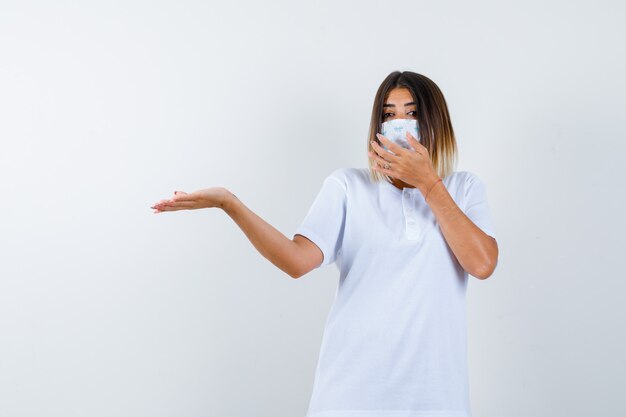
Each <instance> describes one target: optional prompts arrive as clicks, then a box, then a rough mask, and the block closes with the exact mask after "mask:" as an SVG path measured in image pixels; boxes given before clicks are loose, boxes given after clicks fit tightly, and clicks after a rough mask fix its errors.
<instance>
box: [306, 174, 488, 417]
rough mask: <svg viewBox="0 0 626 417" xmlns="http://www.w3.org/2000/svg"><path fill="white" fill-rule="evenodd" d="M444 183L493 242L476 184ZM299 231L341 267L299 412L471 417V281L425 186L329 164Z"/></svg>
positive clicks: (456, 179)
mask: <svg viewBox="0 0 626 417" xmlns="http://www.w3.org/2000/svg"><path fill="white" fill-rule="evenodd" d="M443 184H444V185H445V187H446V188H447V190H448V192H449V193H450V195H451V196H452V198H453V199H454V201H455V202H456V203H457V205H458V206H459V207H460V209H461V210H462V211H463V212H464V213H465V214H466V215H467V216H468V217H469V218H470V219H471V220H472V221H473V222H474V223H475V224H476V225H477V226H478V227H480V228H481V229H482V230H483V231H484V232H485V233H487V234H489V235H490V236H493V237H494V238H495V237H496V236H495V234H494V227H493V223H492V220H491V215H490V212H489V207H488V205H487V199H486V190H485V185H484V184H483V182H482V181H481V180H480V179H479V178H478V177H477V176H476V175H475V174H473V173H471V172H468V171H456V172H453V173H452V174H450V175H448V176H447V177H445V178H443ZM439 186H441V185H439ZM295 234H300V235H303V236H305V237H307V238H308V239H310V240H311V241H312V242H313V243H315V244H316V245H317V246H318V247H319V248H320V249H321V251H322V253H323V254H324V260H323V261H322V264H321V265H320V266H322V265H329V264H331V263H333V262H335V263H336V265H337V267H338V269H339V271H340V275H339V283H338V287H337V292H336V295H335V300H334V303H333V305H332V307H331V309H330V312H329V314H328V317H327V320H326V327H325V330H324V335H323V337H322V345H321V349H320V356H319V361H318V364H317V369H316V373H315V381H314V384H313V392H312V395H311V399H310V403H309V409H308V413H307V417H392V416H393V417H434V416H437V417H471V410H470V401H469V379H468V372H467V360H466V355H467V353H466V352H467V346H466V316H465V292H466V287H467V280H468V274H467V272H465V271H464V270H463V268H462V267H461V265H460V264H459V263H458V261H457V259H456V257H455V256H454V253H453V252H452V250H451V249H450V248H449V246H448V245H447V243H446V241H445V238H444V236H443V233H442V232H441V229H440V228H439V225H438V224H437V222H436V218H435V215H434V214H433V212H432V210H431V209H430V207H429V205H428V204H427V203H426V202H425V201H424V197H423V196H422V193H421V191H419V190H418V189H417V188H404V189H402V190H400V189H399V188H397V187H395V186H394V185H393V184H391V183H389V182H387V181H385V180H383V181H380V182H378V183H377V182H374V181H372V180H371V179H370V177H369V169H368V168H339V169H336V170H334V171H333V172H332V173H331V174H330V175H329V176H328V177H326V179H325V180H324V183H323V185H322V188H321V190H320V191H319V193H318V195H317V197H316V198H315V200H314V201H313V204H312V206H311V207H310V209H309V211H308V213H307V215H306V216H305V218H304V220H303V222H302V223H301V224H300V226H299V227H298V228H297V229H296V232H295V233H294V235H295Z"/></svg>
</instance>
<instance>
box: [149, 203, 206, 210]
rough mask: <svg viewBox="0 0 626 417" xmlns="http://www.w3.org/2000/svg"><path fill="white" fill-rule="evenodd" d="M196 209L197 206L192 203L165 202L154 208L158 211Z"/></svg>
mask: <svg viewBox="0 0 626 417" xmlns="http://www.w3.org/2000/svg"><path fill="white" fill-rule="evenodd" d="M197 207H198V206H197V204H195V203H194V202H193V201H167V202H165V203H163V204H158V205H156V208H157V209H158V210H160V211H177V210H189V209H194V208H197Z"/></svg>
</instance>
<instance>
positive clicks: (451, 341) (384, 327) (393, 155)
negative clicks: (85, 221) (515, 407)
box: [153, 71, 498, 417]
mask: <svg viewBox="0 0 626 417" xmlns="http://www.w3.org/2000/svg"><path fill="white" fill-rule="evenodd" d="M367 150H368V156H369V160H368V161H369V168H338V169H335V170H334V171H333V172H331V173H330V174H329V175H328V176H327V177H326V178H325V180H324V182H323V185H322V187H321V190H320V191H319V193H318V195H317V197H316V198H315V200H314V202H313V204H312V205H311V207H310V209H309V211H308V213H307V215H306V216H305V218H304V220H303V222H302V223H301V224H300V226H299V227H298V228H297V229H296V232H295V234H294V236H293V239H289V238H287V237H286V236H285V235H283V234H282V233H281V232H280V231H278V230H276V229H275V228H274V227H272V226H271V225H270V224H268V223H267V222H265V221H264V220H263V219H261V218H260V217H259V216H257V215H256V214H255V213H254V212H252V211H251V210H250V209H249V208H247V207H246V206H245V205H244V204H243V203H242V202H241V201H240V200H239V199H237V197H236V196H235V195H234V194H232V193H231V192H229V191H228V190H227V189H225V188H222V187H214V188H209V189H205V190H200V191H196V192H193V193H190V194H187V193H184V192H176V193H175V195H174V196H173V197H172V198H171V199H169V200H162V201H160V202H159V203H157V204H155V205H154V206H153V208H154V209H155V212H164V211H176V210H185V209H187V210H188V209H198V208H205V207H218V208H221V209H223V210H224V211H225V212H226V213H227V214H228V215H229V216H230V217H231V218H232V219H233V220H234V221H235V222H236V223H237V224H238V225H239V227H240V228H241V229H242V230H243V232H244V233H245V234H246V236H247V237H248V238H249V239H250V241H251V243H252V244H253V245H254V246H255V247H256V248H257V249H258V251H259V252H260V253H261V254H262V255H263V256H264V257H265V258H267V259H268V260H269V261H270V262H272V263H273V264H274V265H276V266H277V267H278V268H280V269H281V270H283V271H285V272H286V273H287V274H289V275H290V276H292V277H293V278H299V277H301V276H303V275H305V274H307V273H308V272H309V271H311V270H313V269H315V268H318V267H320V266H322V265H329V264H331V263H333V262H334V263H336V265H337V267H338V269H339V272H340V276H339V284H338V289H337V293H336V297H335V301H334V303H333V306H332V307H331V310H330V312H329V315H328V318H327V321H326V328H325V331H324V335H323V338H322V346H321V351H320V357H319V361H318V365H317V369H316V375H315V381H314V386H313V393H312V396H311V401H310V404H309V409H308V414H307V417H345V416H351V417H383V416H388V417H392V416H393V417H431V416H437V417H471V409H470V401H469V380H468V373H467V361H466V317H465V292H466V287H467V281H468V275H472V276H474V277H476V278H478V279H486V278H488V277H489V276H491V274H492V273H493V271H494V269H495V268H496V265H497V259H498V245H497V243H496V239H495V233H494V227H493V224H492V220H491V215H490V211H489V207H488V203H487V198H486V188H485V185H484V183H483V182H482V181H481V180H480V179H479V178H478V177H477V176H476V175H475V174H473V173H472V172H469V171H454V170H453V167H454V165H455V160H456V141H455V136H454V131H453V129H452V124H451V121H450V116H449V113H448V108H447V105H446V102H445V99H444V97H443V94H442V93H441V91H440V89H439V88H438V87H437V85H436V84H435V83H434V82H433V81H431V80H430V79H429V78H427V77H425V76H423V75H421V74H417V73H414V72H409V71H405V72H399V71H395V72H393V73H391V74H389V75H388V76H387V78H385V80H384V81H383V83H382V84H381V85H380V87H379V89H378V92H377V93H376V97H375V99H374V106H373V111H372V118H371V123H370V130H369V135H368V141H367Z"/></svg>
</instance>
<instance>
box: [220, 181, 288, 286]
mask: <svg viewBox="0 0 626 417" xmlns="http://www.w3.org/2000/svg"><path fill="white" fill-rule="evenodd" d="M229 194H230V195H229V196H228V197H227V198H226V199H225V200H224V202H223V203H222V205H221V207H222V209H223V210H224V212H226V214H228V215H229V216H230V217H231V218H232V219H233V220H234V221H235V223H237V225H238V226H239V228H240V229H241V230H242V231H243V232H244V233H245V235H246V236H247V237H248V239H249V240H250V242H251V243H252V245H254V247H255V248H256V249H257V250H258V251H259V252H260V253H261V255H263V256H264V257H265V258H266V259H268V260H269V261H270V262H272V263H273V264H274V265H276V266H277V267H278V268H280V269H281V270H282V271H283V272H285V273H287V274H288V275H289V276H291V277H292V278H295V277H296V276H297V271H296V270H295V269H296V264H297V263H296V260H297V256H298V254H297V251H298V245H297V244H296V243H295V242H294V241H293V240H291V239H289V238H288V237H287V236H285V235H284V234H282V233H281V232H280V231H279V230H277V229H276V228H274V227H273V226H272V225H271V224H269V223H268V222H266V221H265V220H263V219H262V218H261V217H259V216H258V215H257V214H256V213H254V212H253V211H252V210H250V209H249V208H248V207H247V206H246V205H245V204H244V203H243V202H242V201H241V200H239V199H238V198H237V197H236V196H235V195H234V194H232V193H229Z"/></svg>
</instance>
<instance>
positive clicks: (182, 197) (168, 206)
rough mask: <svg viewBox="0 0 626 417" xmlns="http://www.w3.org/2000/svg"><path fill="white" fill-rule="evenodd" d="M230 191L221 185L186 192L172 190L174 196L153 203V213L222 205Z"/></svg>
mask: <svg viewBox="0 0 626 417" xmlns="http://www.w3.org/2000/svg"><path fill="white" fill-rule="evenodd" d="M229 194H230V192H229V191H228V190H227V189H226V188H223V187H213V188H207V189H204V190H198V191H194V192H193V193H186V192H184V191H174V197H172V198H171V199H169V200H161V201H159V202H158V203H156V204H154V205H153V206H152V207H150V208H152V209H154V213H162V212H164V211H178V210H196V209H201V208H210V207H220V208H221V207H223V203H224V201H226V198H227V197H228V195H229Z"/></svg>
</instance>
